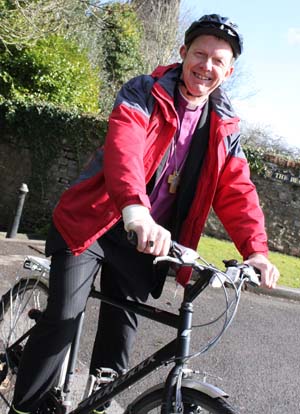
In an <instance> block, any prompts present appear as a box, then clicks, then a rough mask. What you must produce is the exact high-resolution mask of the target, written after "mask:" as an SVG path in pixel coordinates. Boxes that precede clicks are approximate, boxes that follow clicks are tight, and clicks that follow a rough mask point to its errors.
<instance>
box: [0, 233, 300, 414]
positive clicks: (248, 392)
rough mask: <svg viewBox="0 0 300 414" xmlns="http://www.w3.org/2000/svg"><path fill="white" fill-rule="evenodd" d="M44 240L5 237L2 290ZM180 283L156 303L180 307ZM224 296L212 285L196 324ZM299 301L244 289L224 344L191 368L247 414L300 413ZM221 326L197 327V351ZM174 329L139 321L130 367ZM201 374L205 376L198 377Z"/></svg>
mask: <svg viewBox="0 0 300 414" xmlns="http://www.w3.org/2000/svg"><path fill="white" fill-rule="evenodd" d="M42 252H43V243H42V242H39V241H32V240H30V241H29V240H23V241H22V242H17V241H12V240H9V241H8V240H6V241H4V240H3V239H1V238H0V277H1V285H0V294H2V293H3V292H4V291H5V290H6V289H7V288H8V287H9V285H10V284H11V283H12V281H13V280H14V279H15V277H16V275H17V274H19V273H20V269H21V262H22V259H23V257H24V256H25V255H26V254H31V255H40V256H42ZM174 291H175V284H174V281H173V280H172V279H168V281H167V283H166V286H165V289H164V292H163V295H162V297H161V299H160V300H159V301H155V302H154V301H153V303H155V306H159V307H162V308H164V309H168V310H170V311H171V310H174V311H177V309H178V306H179V302H180V298H181V293H182V291H181V289H179V291H178V292H177V296H176V298H175V299H174ZM224 305H225V303H224V296H223V294H222V292H221V291H220V290H217V291H216V290H210V289H209V290H207V291H205V292H204V293H203V294H202V295H201V299H200V298H198V299H197V300H196V302H195V305H194V324H200V323H203V322H207V321H211V320H213V319H214V318H215V317H216V316H217V315H219V314H220V312H221V311H222V310H223V309H224ZM97 313H98V303H97V302H95V301H90V303H89V304H88V312H87V318H86V324H85V331H84V335H83V342H82V345H81V351H80V362H79V365H78V371H79V376H78V378H77V380H76V381H75V385H76V387H77V388H78V387H79V384H81V383H82V382H83V381H84V378H85V372H86V369H87V368H86V367H87V363H88V358H89V355H90V349H91V346H92V342H93V336H94V329H95V324H96V318H97ZM299 313H300V302H298V301H292V300H288V299H282V298H280V297H272V296H266V295H257V294H254V293H250V292H243V294H242V299H241V302H240V306H239V309H238V313H237V316H236V318H235V320H234V322H233V324H232V325H231V327H230V328H229V330H228V331H227V332H226V333H225V335H224V336H223V337H222V339H221V341H220V342H219V344H218V345H217V346H216V347H214V348H213V349H211V350H210V351H208V352H207V353H205V354H204V355H202V356H201V357H199V358H197V359H195V360H192V362H191V366H192V367H194V368H196V369H198V370H199V371H200V372H205V373H207V374H208V375H207V381H208V382H210V383H213V384H214V385H217V386H218V387H220V388H222V389H223V390H225V391H226V392H227V393H228V394H229V395H230V401H231V402H232V403H233V404H234V405H236V406H237V407H238V408H239V410H240V412H241V414H282V413H285V414H298V413H300V400H299V398H298V397H297V395H298V394H299V390H300V375H299V373H300V355H299V353H300V329H299V325H300V323H299V321H300V318H299ZM219 330H220V324H216V325H215V326H214V328H201V329H200V328H199V329H194V330H193V342H192V347H193V350H194V351H196V350H199V349H200V348H201V347H202V346H203V345H205V344H206V343H207V341H208V340H209V339H210V338H212V337H213V336H214V335H216V333H217V332H219ZM173 335H174V330H172V329H171V328H166V327H164V326H161V325H160V324H158V323H154V322H149V321H146V320H145V319H143V318H142V319H141V322H140V329H139V334H138V337H137V340H136V345H135V348H134V349H133V352H132V360H131V365H133V364H135V363H137V362H139V361H141V360H143V359H144V358H145V356H146V355H150V354H151V353H153V352H155V351H156V350H157V349H158V347H161V346H162V345H163V344H165V343H166V342H167V341H168V340H170V339H172V337H173ZM165 373H166V369H165V368H164V369H162V370H159V371H157V372H156V373H155V374H154V375H153V376H150V377H148V378H147V379H146V380H144V381H143V382H142V384H139V385H137V386H136V387H134V388H132V389H130V390H127V391H126V393H124V395H121V396H120V398H119V399H118V400H117V402H116V403H115V405H114V406H113V408H112V409H111V410H110V412H111V413H113V414H119V413H122V412H123V409H122V407H125V406H126V405H127V404H128V403H129V402H130V401H132V399H133V398H135V397H136V396H137V395H139V394H140V393H141V392H142V391H143V390H144V389H146V388H148V387H149V386H150V385H153V384H155V383H157V382H161V381H162V380H163V378H164V375H165ZM199 378H200V379H202V378H201V375H200V376H199Z"/></svg>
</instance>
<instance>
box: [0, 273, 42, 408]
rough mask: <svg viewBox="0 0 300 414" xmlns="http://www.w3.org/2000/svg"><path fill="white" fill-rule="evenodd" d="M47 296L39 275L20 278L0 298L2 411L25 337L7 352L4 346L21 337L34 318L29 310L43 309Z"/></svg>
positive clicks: (8, 400) (7, 403)
mask: <svg viewBox="0 0 300 414" xmlns="http://www.w3.org/2000/svg"><path fill="white" fill-rule="evenodd" d="M47 298H48V286H47V285H46V284H45V283H44V282H43V281H42V280H40V275H38V276H37V277H34V276H32V277H30V278H24V279H20V280H19V281H18V282H17V283H16V284H15V285H14V286H13V287H12V288H11V289H9V290H8V291H7V292H6V293H5V294H4V295H3V296H2V298H1V300H0V412H1V413H3V414H5V413H7V412H8V411H9V407H10V405H11V402H12V398H13V390H14V385H15V379H16V373H17V369H18V364H19V361H20V357H21V354H22V351H23V348H24V345H25V343H26V341H27V338H26V339H24V340H23V341H22V342H21V343H20V344H19V345H18V346H17V347H16V348H15V349H14V352H13V354H12V353H11V354H10V355H9V354H8V352H7V349H8V347H9V346H10V345H12V344H13V343H14V342H15V341H16V340H17V339H19V338H21V336H22V335H23V334H25V333H26V332H27V331H28V330H29V329H30V328H31V327H32V326H33V325H34V324H35V321H34V320H33V319H31V318H29V316H28V312H29V310H31V311H32V310H33V309H34V310H37V311H41V312H42V311H43V310H44V309H45V306H46V302H47Z"/></svg>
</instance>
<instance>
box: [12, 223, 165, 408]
mask: <svg viewBox="0 0 300 414" xmlns="http://www.w3.org/2000/svg"><path fill="white" fill-rule="evenodd" d="M46 254H47V255H52V259H51V272H50V294H49V300H48V305H47V309H46V311H45V313H44V315H43V317H42V318H41V320H40V321H39V322H38V324H37V325H36V327H35V329H34V331H33V333H32V335H31V337H30V338H29V340H28V342H27V344H26V347H25V350H24V354H23V357H22V361H21V366H20V368H19V372H18V377H17V382H16V387H15V395H14V406H15V407H16V408H17V409H19V410H21V411H34V410H35V409H36V408H37V407H38V406H39V404H40V402H41V401H42V399H43V397H44V396H45V394H46V393H47V391H49V389H50V388H51V387H52V386H53V385H54V383H55V380H56V378H57V375H58V372H59V368H60V366H61V364H62V362H63V360H64V357H65V355H66V352H67V350H68V347H69V345H70V343H71V342H72V339H73V338H74V334H75V332H76V328H77V326H78V321H79V317H80V314H81V313H82V312H83V311H84V309H85V306H86V302H87V297H88V295H89V292H90V288H91V284H92V283H93V281H94V278H95V276H96V275H97V273H98V271H99V269H100V268H101V279H100V280H101V291H102V292H103V293H105V294H107V295H109V296H111V297H113V298H121V299H124V298H131V299H134V300H138V301H142V302H145V301H146V300H147V298H148V296H149V294H150V293H151V292H153V291H155V290H156V296H158V295H159V292H160V290H161V288H162V285H163V282H164V275H165V269H164V271H160V272H153V265H152V261H153V257H152V256H151V255H146V254H141V253H139V252H137V250H136V249H135V247H133V246H131V245H130V244H129V243H128V241H127V238H126V233H125V231H124V230H123V224H122V223H119V224H118V225H116V226H115V227H114V228H113V229H112V230H110V231H109V232H108V233H106V235H104V236H102V237H101V238H100V239H99V240H98V241H97V242H95V243H94V244H93V245H92V246H90V248H89V249H87V250H86V251H85V252H84V253H82V254H81V255H79V256H74V255H72V253H71V252H70V251H69V249H68V248H67V247H66V245H65V243H64V241H63V240H62V238H61V237H60V235H59V234H58V232H57V231H56V230H55V229H53V228H52V230H51V231H50V234H49V237H48V240H47V244H46ZM157 293H158V294H157ZM95 329H96V326H95ZM136 329H137V317H136V315H134V314H132V313H130V312H127V311H123V310H121V309H117V308H114V307H113V306H110V305H107V304H104V303H102V304H101V307H100V313H99V320H98V327H97V331H96V339H95V342H94V348H93V353H92V357H91V364H90V372H91V373H95V370H96V369H97V368H99V367H110V368H113V369H114V370H116V371H117V372H122V371H123V370H126V369H127V367H128V360H129V353H130V350H131V348H132V344H133V341H134V337H135V332H136Z"/></svg>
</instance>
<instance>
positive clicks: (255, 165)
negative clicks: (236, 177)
mask: <svg viewBox="0 0 300 414" xmlns="http://www.w3.org/2000/svg"><path fill="white" fill-rule="evenodd" d="M243 150H244V152H245V155H246V157H247V160H248V162H249V165H250V169H251V171H252V172H255V173H257V174H261V175H264V174H265V172H266V166H265V162H264V154H265V150H264V149H262V148H259V147H258V148H254V147H253V146H248V145H247V146H244V147H243Z"/></svg>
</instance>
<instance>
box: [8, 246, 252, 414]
mask: <svg viewBox="0 0 300 414" xmlns="http://www.w3.org/2000/svg"><path fill="white" fill-rule="evenodd" d="M161 261H168V262H169V263H171V264H173V265H175V266H177V267H178V266H188V267H191V268H192V269H193V271H194V275H195V277H193V278H192V279H191V282H190V283H188V284H187V286H186V287H185V288H184V294H183V300H182V303H181V306H180V310H179V313H178V314H176V313H172V312H168V311H166V310H162V309H159V308H156V307H153V306H150V305H147V304H141V303H137V302H132V301H129V300H124V301H122V302H120V301H118V302H116V301H114V300H113V299H111V298H108V297H106V296H104V295H103V294H102V293H101V292H100V291H97V290H96V288H95V286H94V285H93V287H92V289H91V292H90V296H89V297H90V298H96V299H97V300H100V301H104V302H106V303H109V304H111V305H113V306H117V307H119V308H123V309H126V310H128V311H131V312H135V313H136V314H137V315H141V316H144V317H146V318H149V319H151V320H153V321H156V322H160V323H162V324H164V325H167V326H170V327H173V328H175V329H177V336H176V338H175V339H173V340H172V341H170V342H169V343H168V344H167V345H165V346H163V347H162V348H161V349H159V350H158V351H157V352H155V353H154V354H153V355H151V356H149V357H148V358H146V359H145V360H143V361H142V362H140V363H138V364H137V365H136V366H135V367H133V368H131V369H130V370H129V371H128V372H126V373H124V374H122V375H120V376H117V375H116V373H115V372H114V371H112V370H109V369H100V370H99V373H98V375H97V376H96V377H95V376H92V375H90V376H89V378H88V381H87V385H86V389H85V392H84V397H83V400H82V401H81V402H79V404H78V405H77V407H76V408H75V409H72V408H70V407H71V398H70V387H69V384H70V382H71V379H72V376H73V373H74V368H75V364H76V360H77V355H78V348H79V340H80V336H81V332H82V326H83V321H84V313H83V314H82V315H81V319H80V323H79V326H78V330H77V334H76V337H75V338H74V341H73V344H72V346H71V348H70V351H69V352H68V355H67V357H66V359H65V361H64V364H63V366H62V369H61V375H60V378H59V380H58V383H57V386H56V387H55V388H54V389H53V390H51V392H50V393H49V394H48V396H47V398H46V399H45V401H44V405H43V408H41V409H40V411H39V412H40V413H41V414H44V413H52V414H65V413H67V412H68V413H70V414H88V413H90V412H92V410H94V409H99V407H103V406H106V405H107V404H108V403H109V402H110V401H111V400H113V399H114V398H115V397H116V396H117V395H118V394H120V393H121V392H122V391H124V390H126V389H127V388H128V387H130V386H132V385H133V384H135V383H136V382H138V381H139V380H141V379H142V378H144V377H146V376H147V375H148V374H149V373H150V372H152V371H154V370H156V369H157V368H158V367H161V366H169V365H170V364H171V363H172V364H173V368H171V370H170V371H169V373H168V375H167V378H166V381H165V382H163V383H160V384H158V385H156V386H154V387H151V388H150V389H148V390H146V391H145V392H144V393H142V394H141V395H140V396H138V397H137V398H136V399H135V400H134V401H133V402H132V403H130V404H129V405H128V406H127V408H126V410H125V414H151V413H152V414H154V413H155V412H157V413H158V412H160V413H161V414H180V413H181V414H182V413H185V414H192V413H202V414H204V413H212V414H238V411H237V409H236V408H234V407H233V406H232V405H231V404H230V403H229V402H228V395H227V394H226V392H224V391H223V390H221V389H220V388H217V387H216V386H214V385H212V384H209V383H208V382H206V381H199V380H198V379H195V374H196V372H195V371H193V370H191V369H189V368H188V366H187V363H188V361H189V360H190V359H192V358H195V357H196V356H199V355H201V354H202V353H204V352H206V351H207V350H208V349H210V348H212V347H213V346H214V345H216V343H217V342H218V341H219V340H220V339H221V337H222V336H223V335H224V333H225V331H226V330H227V329H228V327H229V326H230V324H231V322H232V320H233V318H234V316H235V314H236V311H237V307H238V303H239V299H240V296H241V292H242V287H243V285H244V283H245V282H248V283H250V284H253V285H259V278H258V275H257V273H256V272H255V269H253V268H252V267H251V266H248V265H245V264H239V263H237V261H235V260H230V261H224V263H225V266H226V271H225V272H224V271H221V270H220V269H218V268H216V267H214V266H213V265H211V264H209V263H207V262H206V261H205V260H204V259H203V258H201V257H200V256H199V254H198V253H197V252H196V251H194V250H192V249H189V248H185V247H183V246H181V245H179V244H177V243H173V244H172V247H171V250H170V253H169V255H168V256H165V257H157V258H155V260H154V264H156V263H158V262H161ZM24 268H26V269H29V270H30V271H31V273H30V275H29V276H28V277H25V278H21V279H20V280H18V281H17V282H16V284H15V285H14V286H13V287H12V288H11V289H10V290H9V291H8V292H6V293H5V294H4V295H3V296H2V298H1V301H0V309H1V315H0V409H1V413H5V412H8V410H9V407H10V404H11V399H12V391H13V386H14V378H15V376H16V374H17V369H18V364H19V361H20V358H21V354H22V350H23V347H24V343H25V342H26V340H27V338H28V336H29V335H30V332H31V330H32V329H34V324H35V323H36V321H38V319H39V317H40V316H41V315H42V312H43V309H44V307H45V305H46V301H47V293H48V274H49V269H50V263H49V261H48V260H47V259H41V258H38V257H34V256H28V257H27V258H26V259H25V261H24ZM209 285H212V286H214V287H222V288H223V291H224V295H225V299H226V308H225V310H224V312H222V313H221V314H220V315H219V317H217V318H216V319H215V320H214V321H212V322H210V323H213V322H216V321H218V320H220V319H221V318H222V317H223V318H224V322H223V326H222V328H221V330H220V332H219V333H218V334H217V335H216V336H215V337H214V338H213V339H211V340H210V341H209V342H208V343H207V345H206V346H205V347H203V348H202V349H201V350H200V351H198V352H197V353H194V354H190V340H191V332H192V329H193V326H192V313H193V301H194V299H195V298H197V297H198V296H199V295H200V294H201V292H203V291H204V290H205V289H206V288H207V287H208V286H209ZM228 286H230V287H232V288H233V289H234V299H233V300H231V301H229V299H228V294H227V288H228ZM28 324H29V325H30V326H28ZM20 331H22V332H20ZM1 338H2V339H1Z"/></svg>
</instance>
